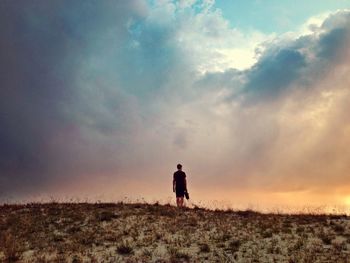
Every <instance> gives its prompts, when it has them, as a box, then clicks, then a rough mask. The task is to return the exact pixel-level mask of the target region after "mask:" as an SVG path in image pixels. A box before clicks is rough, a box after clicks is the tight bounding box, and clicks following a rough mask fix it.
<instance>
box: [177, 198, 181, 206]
mask: <svg viewBox="0 0 350 263" xmlns="http://www.w3.org/2000/svg"><path fill="white" fill-rule="evenodd" d="M180 205H181V204H180V197H176V206H177V207H179V206H180Z"/></svg>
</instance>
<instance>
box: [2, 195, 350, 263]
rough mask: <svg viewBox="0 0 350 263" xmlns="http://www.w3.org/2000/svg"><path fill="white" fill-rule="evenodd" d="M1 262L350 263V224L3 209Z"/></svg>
mask: <svg viewBox="0 0 350 263" xmlns="http://www.w3.org/2000/svg"><path fill="white" fill-rule="evenodd" d="M0 261H1V262H75V263H77V262H290V263H292V262H305V263H306V262H339V263H341V262H350V218H349V217H347V216H345V215H344V216H341V215H340V216H339V215H311V214H304V215H283V214H260V213H257V212H254V211H251V210H248V211H231V210H228V211H222V210H215V211H211V210H206V209H202V208H199V207H195V208H194V209H188V208H184V209H177V208H176V207H173V206H170V205H159V204H154V205H151V204H123V203H97V204H89V203H55V202H53V203H43V204H40V203H33V204H26V205H2V206H0Z"/></svg>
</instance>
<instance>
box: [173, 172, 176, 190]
mask: <svg viewBox="0 0 350 263" xmlns="http://www.w3.org/2000/svg"><path fill="white" fill-rule="evenodd" d="M175 189H176V181H175V174H174V177H173V192H175Z"/></svg>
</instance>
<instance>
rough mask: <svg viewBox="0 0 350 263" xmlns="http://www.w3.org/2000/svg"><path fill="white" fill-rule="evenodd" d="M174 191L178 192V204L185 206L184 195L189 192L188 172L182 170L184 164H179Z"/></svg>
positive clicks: (174, 180) (175, 174) (174, 181)
mask: <svg viewBox="0 0 350 263" xmlns="http://www.w3.org/2000/svg"><path fill="white" fill-rule="evenodd" d="M173 192H175V193H176V204H177V206H178V207H183V206H184V196H185V192H187V184H186V174H185V172H183V171H182V165H181V164H178V165H177V171H176V172H175V173H174V179H173Z"/></svg>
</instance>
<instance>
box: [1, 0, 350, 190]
mask: <svg viewBox="0 0 350 263" xmlns="http://www.w3.org/2000/svg"><path fill="white" fill-rule="evenodd" d="M1 6H2V8H0V10H1V11H0V32H1V36H0V52H1V53H0V57H1V63H0V71H1V72H3V73H2V75H1V79H0V82H1V83H0V86H1V87H2V88H1V90H0V102H1V103H0V109H1V112H2V113H3V114H1V115H0V127H1V129H0V145H1V147H0V185H1V189H0V190H1V191H0V192H1V194H2V195H3V196H7V195H10V194H12V195H15V196H20V195H24V196H25V195H26V194H29V193H30V194H32V193H35V192H36V193H43V192H49V193H52V192H54V191H58V190H62V191H68V190H67V189H68V188H69V186H70V185H71V187H73V188H74V191H76V192H77V193H78V194H79V193H80V194H82V193H87V194H89V193H95V192H98V191H100V189H102V186H100V184H102V185H103V183H102V182H104V183H105V184H104V185H103V189H104V191H105V192H108V191H110V192H117V193H123V191H128V192H129V194H130V195H133V194H136V191H140V193H141V194H142V193H143V194H147V193H151V194H154V189H152V187H154V185H157V186H158V185H159V186H160V187H159V188H160V189H161V190H160V193H157V194H158V195H163V196H165V195H166V192H165V190H164V191H163V190H162V189H163V188H164V187H163V186H165V185H166V184H167V183H169V180H171V176H170V177H169V178H170V179H169V178H168V177H166V176H162V175H166V174H168V173H171V170H172V169H173V168H174V166H175V165H176V164H177V163H179V162H181V163H184V168H186V171H188V174H189V175H191V176H190V178H191V180H190V183H191V185H192V186H193V189H194V191H197V192H198V194H200V192H201V191H203V193H205V192H206V191H207V190H208V189H212V188H216V189H218V190H220V192H225V191H226V192H230V191H232V190H233V189H235V190H237V189H246V190H251V191H255V190H256V189H259V191H271V192H276V191H300V190H303V191H317V190H320V189H327V187H328V186H330V185H331V186H332V189H340V187H341V186H344V185H346V182H347V179H348V178H347V174H348V172H349V166H348V163H350V162H349V161H350V160H349V158H348V156H350V155H349V151H348V150H347V148H346V147H345V145H348V143H349V138H350V134H349V124H348V123H349V117H348V114H347V112H348V111H349V107H348V103H347V100H348V99H349V96H350V93H349V90H348V86H349V85H348V84H349V82H350V80H349V77H348V76H349V75H350V74H349V57H350V56H349V49H348V48H347V47H348V46H349V26H348V25H349V23H348V22H349V19H350V18H349V12H348V11H340V12H336V13H333V14H330V15H329V16H328V17H327V18H325V20H324V22H322V23H316V24H315V23H313V26H312V30H310V31H307V32H306V31H302V33H300V34H299V35H295V34H294V35H293V34H289V35H288V34H287V35H282V36H278V37H275V36H274V35H268V36H267V35H264V34H262V33H260V32H257V31H250V32H241V31H240V30H238V29H235V28H231V27H230V26H229V23H228V22H227V21H226V20H225V19H224V18H223V16H222V13H221V11H220V10H219V9H216V8H215V5H213V1H179V2H174V1H154V2H152V3H147V2H145V1H141V0H140V1H137V0H135V1H106V2H103V3H102V2H98V1H90V2H84V3H82V2H80V1H78V2H77V3H73V4H72V3H70V2H69V3H68V2H67V1H63V2H62V1H60V2H58V1H57V2H56V1H53V2H50V4H47V3H46V2H44V1H34V0H33V1H29V2H26V3H24V4H23V3H21V4H19V3H15V2H13V1H5V2H3V3H1ZM286 182H288V184H286ZM94 185H99V187H97V188H96V189H94ZM126 185H128V187H123V186H126ZM135 189H137V190H135ZM164 189H165V188H164ZM79 191H80V192H79ZM162 191H163V192H162ZM203 196H204V194H203Z"/></svg>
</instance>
